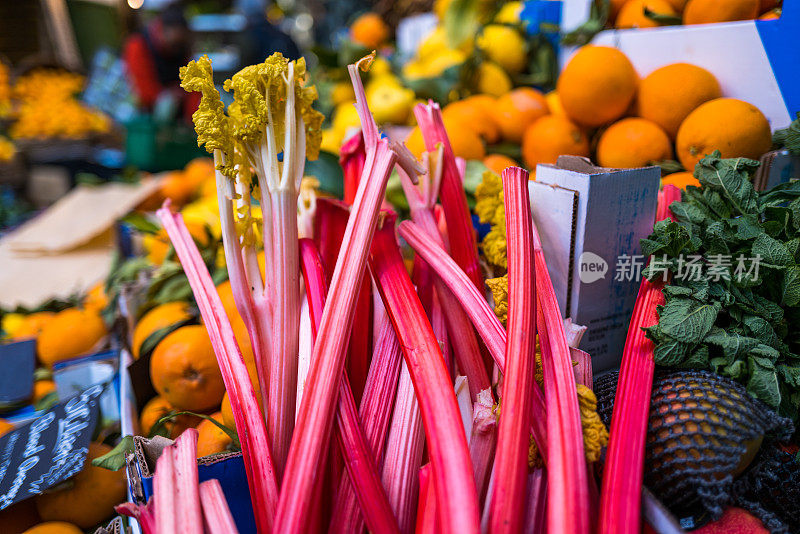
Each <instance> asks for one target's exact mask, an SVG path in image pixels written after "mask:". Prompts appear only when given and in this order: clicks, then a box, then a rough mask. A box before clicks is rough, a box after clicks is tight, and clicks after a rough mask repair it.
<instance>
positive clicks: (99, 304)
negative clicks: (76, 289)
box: [83, 282, 108, 311]
mask: <svg viewBox="0 0 800 534" xmlns="http://www.w3.org/2000/svg"><path fill="white" fill-rule="evenodd" d="M106 306H108V296H107V295H106V291H105V283H104V282H98V283H96V284H95V285H94V286H92V288H91V289H90V290H89V292H88V293H87V294H86V298H85V299H84V300H83V307H84V308H91V309H93V310H97V311H103V309H104V308H105V307H106Z"/></svg>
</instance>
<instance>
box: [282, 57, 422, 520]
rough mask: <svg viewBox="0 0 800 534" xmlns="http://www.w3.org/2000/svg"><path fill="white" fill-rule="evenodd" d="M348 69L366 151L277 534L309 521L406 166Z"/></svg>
mask: <svg viewBox="0 0 800 534" xmlns="http://www.w3.org/2000/svg"><path fill="white" fill-rule="evenodd" d="M349 69H350V76H351V79H352V81H353V85H354V87H355V90H356V107H357V109H358V113H359V118H360V119H361V124H362V131H363V132H364V142H365V143H366V146H367V160H366V163H365V165H364V175H363V176H362V179H361V181H360V183H359V187H358V193H357V194H356V199H355V203H354V205H353V210H352V212H351V213H350V218H349V219H348V221H347V229H346V230H345V235H344V239H343V241H342V246H341V250H340V252H339V258H338V260H337V261H336V268H335V269H334V273H333V278H332V281H331V286H330V290H329V292H328V298H327V301H326V304H325V309H324V310H323V313H322V320H321V322H320V326H319V334H318V336H317V340H316V342H315V343H314V351H313V353H312V362H311V370H310V372H309V375H308V379H307V381H306V386H305V391H304V394H303V400H302V403H301V406H300V413H299V416H298V418H297V425H296V428H295V433H294V436H293V438H292V443H291V448H290V451H289V459H288V462H287V464H286V471H285V477H284V482H283V486H282V487H281V493H280V500H279V502H278V512H277V520H276V522H275V524H276V530H277V531H279V532H297V533H299V532H302V531H303V529H304V522H305V521H306V519H307V518H308V517H310V516H311V513H310V511H311V506H312V502H313V494H314V486H315V484H317V483H319V480H321V478H322V476H321V474H322V472H323V470H322V469H321V466H322V465H324V461H325V456H326V454H327V451H328V446H329V443H330V437H331V429H332V427H333V416H334V411H335V407H336V403H335V401H336V396H337V393H338V391H339V385H340V382H341V377H342V371H343V370H344V363H345V362H344V359H345V358H344V357H345V349H346V345H347V339H348V337H349V334H350V330H351V328H352V325H353V316H354V312H355V307H356V298H357V293H354V291H353V288H357V287H360V284H361V281H362V280H363V278H364V271H365V266H366V259H367V255H368V252H369V247H370V245H371V243H372V236H373V234H374V232H375V227H376V226H377V223H378V212H379V209H380V204H381V201H382V200H383V195H384V193H385V191H386V183H387V181H388V180H389V175H390V174H391V171H392V169H393V168H394V166H395V164H396V163H397V162H398V159H403V160H404V161H406V162H409V163H410V161H409V159H407V152H404V151H403V149H402V147H398V146H396V145H394V146H392V147H390V146H389V143H388V141H386V140H385V139H380V138H379V135H378V129H377V126H376V125H375V121H374V119H373V118H372V116H371V115H370V113H369V109H368V108H367V104H366V99H365V96H364V88H363V86H362V85H361V78H360V77H359V74H358V67H357V65H351V66H350V67H349Z"/></svg>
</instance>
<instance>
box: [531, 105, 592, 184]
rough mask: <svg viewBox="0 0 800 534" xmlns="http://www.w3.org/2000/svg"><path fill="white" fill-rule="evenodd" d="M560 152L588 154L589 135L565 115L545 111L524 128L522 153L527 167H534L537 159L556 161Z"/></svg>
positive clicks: (539, 160)
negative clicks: (544, 114)
mask: <svg viewBox="0 0 800 534" xmlns="http://www.w3.org/2000/svg"><path fill="white" fill-rule="evenodd" d="M562 154H569V155H573V156H588V155H589V139H588V138H587V137H586V134H585V133H584V132H583V130H581V129H580V128H579V127H578V126H577V125H576V124H575V123H573V122H572V121H570V120H569V119H568V118H566V117H562V116H560V115H548V116H547V117H542V118H541V119H539V120H538V121H536V122H535V123H533V124H532V125H531V127H530V128H528V129H527V130H526V131H525V137H524V138H523V139H522V157H523V159H524V160H525V165H527V166H528V167H529V168H530V169H532V170H535V169H536V165H538V164H539V163H555V162H556V160H557V159H558V156H561V155H562Z"/></svg>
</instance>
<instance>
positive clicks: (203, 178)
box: [183, 158, 215, 191]
mask: <svg viewBox="0 0 800 534" xmlns="http://www.w3.org/2000/svg"><path fill="white" fill-rule="evenodd" d="M183 179H184V180H186V181H187V182H188V183H189V186H191V187H193V188H194V191H197V190H199V189H200V188H201V187H202V186H203V184H204V183H205V182H208V181H214V180H215V176H214V160H213V159H211V158H195V159H193V160H192V161H190V162H189V163H187V164H186V167H184V168H183Z"/></svg>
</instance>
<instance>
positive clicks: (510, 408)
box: [489, 167, 582, 533]
mask: <svg viewBox="0 0 800 534" xmlns="http://www.w3.org/2000/svg"><path fill="white" fill-rule="evenodd" d="M503 193H504V199H505V211H506V239H507V242H508V343H507V345H506V367H505V371H504V373H503V397H502V398H503V404H502V411H501V413H500V431H499V435H498V438H497V454H496V456H495V465H494V469H495V476H496V477H497V478H496V482H497V483H496V484H495V487H494V492H493V494H492V504H491V508H490V512H489V514H490V519H489V526H490V528H489V530H490V532H508V533H512V532H519V531H520V530H521V529H522V523H523V519H524V518H525V494H526V486H527V476H526V475H527V466H528V448H529V437H528V429H529V428H530V427H531V414H532V409H531V407H532V403H533V395H532V393H531V392H532V391H533V390H534V385H535V383H534V373H535V370H536V359H535V353H536V317H535V312H536V299H535V295H534V285H535V283H536V277H535V270H534V267H533V219H532V217H531V205H530V200H529V199H528V173H527V172H526V171H524V170H522V169H520V168H519V167H509V168H507V169H506V170H504V171H503ZM562 331H563V330H562ZM579 422H580V421H579ZM548 430H549V429H548ZM581 450H582V449H581ZM550 452H551V454H552V453H553V449H552V448H551V449H550ZM554 532H555V531H554Z"/></svg>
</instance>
